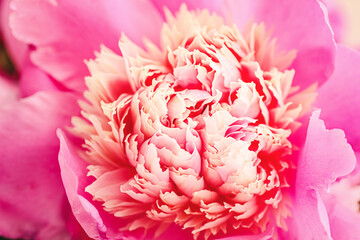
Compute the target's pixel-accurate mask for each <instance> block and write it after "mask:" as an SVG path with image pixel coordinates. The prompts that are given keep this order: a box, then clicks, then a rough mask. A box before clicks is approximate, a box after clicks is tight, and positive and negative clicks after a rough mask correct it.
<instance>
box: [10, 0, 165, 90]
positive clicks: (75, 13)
mask: <svg viewBox="0 0 360 240" xmlns="http://www.w3.org/2000/svg"><path fill="white" fill-rule="evenodd" d="M11 7H12V9H13V10H14V13H13V14H12V15H11V16H10V25H11V27H12V28H13V32H14V35H15V36H16V37H17V38H18V39H19V40H21V41H23V42H25V43H27V44H31V45H34V46H35V50H34V51H32V53H31V59H32V61H33V62H34V64H35V65H36V66H38V67H40V68H41V69H42V70H44V71H45V72H47V73H49V74H50V75H51V76H53V77H54V78H55V79H57V80H59V81H62V82H64V84H65V85H66V86H68V87H69V88H72V89H74V90H76V91H82V90H83V89H84V81H83V77H84V76H85V75H88V70H87V68H86V66H85V64H84V59H89V58H93V57H94V52H95V51H96V50H99V49H100V45H101V44H104V45H106V46H107V47H109V48H111V49H113V50H117V49H118V47H117V44H118V41H119V38H120V35H121V32H124V33H125V34H126V35H127V36H128V37H129V38H130V39H132V40H134V41H135V42H137V43H141V42H142V40H143V38H144V37H147V38H149V39H150V40H152V41H153V42H155V43H158V42H159V41H158V38H159V32H160V28H161V24H162V19H161V16H160V15H159V14H158V12H157V10H156V9H155V8H154V7H153V5H152V4H151V3H150V2H148V1H141V0H134V1H125V0H122V1H117V0H110V1H87V0H79V1H70V0H53V1H45V0H30V1H29V0H14V1H13V2H12V5H11ZM144 9H145V11H144Z"/></svg>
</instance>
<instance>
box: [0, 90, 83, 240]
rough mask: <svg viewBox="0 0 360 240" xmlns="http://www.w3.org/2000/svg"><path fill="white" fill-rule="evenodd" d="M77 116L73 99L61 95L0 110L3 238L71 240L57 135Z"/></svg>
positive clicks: (49, 94) (44, 95)
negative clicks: (67, 225)
mask: <svg viewBox="0 0 360 240" xmlns="http://www.w3.org/2000/svg"><path fill="white" fill-rule="evenodd" d="M77 112H78V109H77V107H76V101H75V98H74V97H73V96H71V95H69V94H61V93H57V92H39V93H37V94H35V95H33V96H31V97H29V98H25V99H23V100H20V101H19V102H15V103H12V104H8V105H6V106H2V108H1V109H0V149H1V154H0V156H1V157H0V189H1V191H0V235H3V236H6V237H11V238H27V239H38V240H47V239H58V240H63V239H69V236H68V233H67V231H66V226H65V219H66V214H67V211H68V206H67V204H66V203H67V200H66V196H65V192H64V190H63V184H62V182H61V178H60V171H59V170H60V169H59V166H58V162H57V153H58V149H59V143H58V140H57V138H56V135H55V130H56V128H58V127H63V126H64V125H66V124H69V120H70V118H69V116H71V115H73V114H77Z"/></svg>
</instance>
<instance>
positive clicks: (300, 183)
mask: <svg viewBox="0 0 360 240" xmlns="http://www.w3.org/2000/svg"><path fill="white" fill-rule="evenodd" d="M319 116H320V111H316V112H314V113H313V114H312V117H311V119H310V123H309V126H308V131H307V136H306V141H305V146H304V148H303V151H302V152H301V154H300V159H299V162H298V167H297V169H298V173H297V177H296V187H297V188H296V194H295V200H294V202H293V207H292V215H293V216H294V217H293V218H291V219H289V220H288V225H289V227H290V231H289V233H288V234H289V235H291V236H288V238H291V237H296V238H298V239H330V226H329V220H328V215H327V211H326V208H325V205H324V203H323V200H322V199H321V197H320V195H319V193H318V190H320V191H323V190H324V189H327V187H328V186H329V184H331V183H332V182H334V181H335V180H336V179H337V178H339V177H342V176H344V175H347V174H349V173H350V172H351V171H352V170H353V169H354V167H355V164H356V158H355V154H354V151H353V150H352V148H351V146H350V145H349V144H348V143H347V142H346V138H345V134H344V132H343V131H342V130H339V129H333V130H327V129H326V128H325V125H324V122H323V121H322V120H320V119H319ZM304 229H306V231H304Z"/></svg>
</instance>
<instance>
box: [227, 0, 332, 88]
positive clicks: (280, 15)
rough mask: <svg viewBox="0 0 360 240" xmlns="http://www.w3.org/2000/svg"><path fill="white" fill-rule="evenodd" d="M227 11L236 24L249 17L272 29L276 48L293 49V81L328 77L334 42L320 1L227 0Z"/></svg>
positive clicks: (303, 82)
mask: <svg viewBox="0 0 360 240" xmlns="http://www.w3.org/2000/svg"><path fill="white" fill-rule="evenodd" d="M226 8H227V11H228V12H229V13H231V15H232V18H233V21H234V22H235V23H236V24H237V25H238V27H240V28H241V27H243V26H245V25H246V24H247V23H248V21H249V19H254V20H255V21H256V22H259V23H260V22H264V24H265V26H266V28H267V29H273V31H274V32H273V36H274V37H276V38H277V42H278V46H279V48H280V50H285V51H289V50H292V49H294V50H296V51H297V57H296V59H295V61H294V62H293V64H292V66H291V68H294V69H295V72H296V73H295V79H294V85H299V86H302V87H305V86H308V85H310V84H312V83H315V82H318V83H319V84H321V83H323V82H324V81H326V80H327V79H328V77H330V75H331V74H332V72H333V68H334V61H335V59H334V58H335V42H334V39H333V33H332V30H331V28H330V26H329V23H328V19H327V12H326V9H325V7H324V6H323V3H321V2H320V1H316V0H303V1H287V0H275V1H267V0H260V1H253V0H248V1H237V0H228V1H227V6H226Z"/></svg>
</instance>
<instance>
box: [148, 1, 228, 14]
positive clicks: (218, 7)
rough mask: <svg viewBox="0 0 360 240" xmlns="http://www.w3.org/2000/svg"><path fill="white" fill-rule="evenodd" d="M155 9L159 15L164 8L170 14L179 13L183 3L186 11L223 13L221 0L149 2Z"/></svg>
mask: <svg viewBox="0 0 360 240" xmlns="http://www.w3.org/2000/svg"><path fill="white" fill-rule="evenodd" d="M151 1H152V2H153V4H154V5H155V7H156V8H157V9H158V11H159V12H160V13H162V14H163V12H164V7H166V8H168V9H169V10H170V11H171V12H172V13H176V12H177V11H179V8H180V5H181V4H183V3H185V4H186V6H187V7H188V9H190V10H193V9H205V8H206V9H208V10H209V11H211V12H216V13H217V14H219V15H221V14H222V13H223V11H222V7H223V3H224V1H223V0H198V1H191V0H185V1H180V0H170V1H168V0H151Z"/></svg>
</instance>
